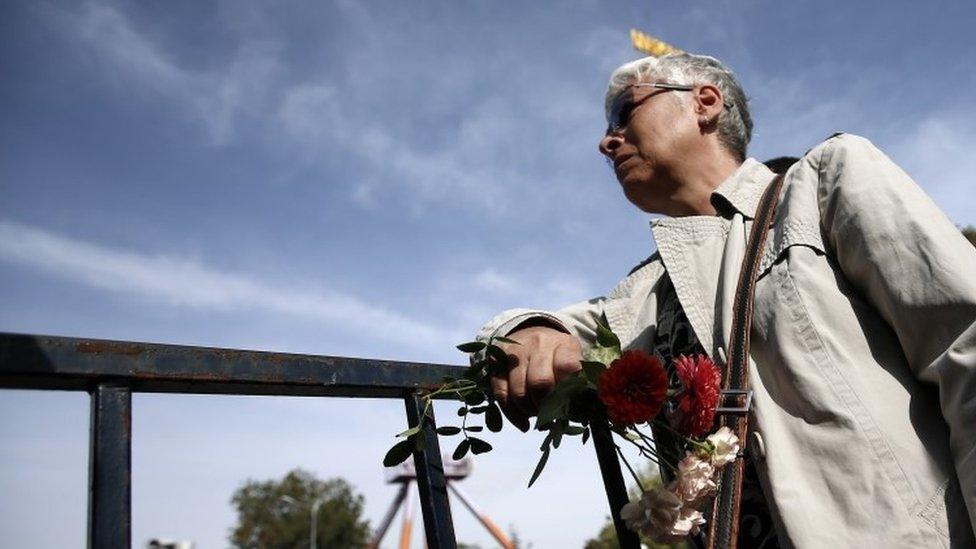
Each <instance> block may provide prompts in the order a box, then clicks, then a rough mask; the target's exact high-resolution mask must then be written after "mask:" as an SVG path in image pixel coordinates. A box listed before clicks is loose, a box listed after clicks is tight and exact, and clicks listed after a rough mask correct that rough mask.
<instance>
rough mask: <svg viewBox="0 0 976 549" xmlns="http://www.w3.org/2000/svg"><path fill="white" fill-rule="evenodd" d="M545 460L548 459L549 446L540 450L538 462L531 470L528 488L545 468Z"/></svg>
mask: <svg viewBox="0 0 976 549" xmlns="http://www.w3.org/2000/svg"><path fill="white" fill-rule="evenodd" d="M547 461H549V448H546V449H545V450H543V451H542V457H540V458H539V463H537V464H536V466H535V471H532V478H530V479H529V488H531V487H532V484H534V483H535V481H536V479H537V478H539V475H541V474H542V469H543V468H545V466H546V462H547Z"/></svg>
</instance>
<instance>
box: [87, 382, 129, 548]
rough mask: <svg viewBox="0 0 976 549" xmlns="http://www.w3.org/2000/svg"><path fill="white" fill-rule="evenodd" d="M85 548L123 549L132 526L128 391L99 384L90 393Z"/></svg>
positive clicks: (120, 387) (126, 545)
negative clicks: (107, 548)
mask: <svg viewBox="0 0 976 549" xmlns="http://www.w3.org/2000/svg"><path fill="white" fill-rule="evenodd" d="M90 429H91V434H90V440H89V455H88V548H89V549H102V548H103V547H111V548H113V549H114V548H127V547H129V546H130V543H131V534H132V532H131V525H132V483H131V479H132V392H131V391H130V390H129V388H128V387H123V386H119V385H112V384H107V383H102V384H99V385H98V386H97V387H95V389H94V390H92V392H91V426H90Z"/></svg>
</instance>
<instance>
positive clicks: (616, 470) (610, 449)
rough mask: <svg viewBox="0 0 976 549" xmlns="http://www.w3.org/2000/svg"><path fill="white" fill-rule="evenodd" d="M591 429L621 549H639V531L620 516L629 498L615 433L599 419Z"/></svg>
mask: <svg viewBox="0 0 976 549" xmlns="http://www.w3.org/2000/svg"><path fill="white" fill-rule="evenodd" d="M590 429H592V430H593V448H594V449H596V459H597V461H598V462H599V463H600V474H602V475H603V486H604V488H606V491H607V501H608V502H609V503H610V516H611V517H613V526H614V528H615V529H616V530H617V541H618V543H619V544H620V549H639V548H640V546H641V545H640V539H639V538H638V537H637V533H636V532H634V531H633V530H631V529H629V528H627V525H626V524H624V521H623V519H621V518H620V509H622V508H623V506H624V505H625V504H626V503H627V501H628V499H629V498H628V496H627V486H626V485H625V484H624V477H623V475H622V474H621V472H620V461H618V460H617V450H616V446H615V445H614V442H613V434H612V433H611V432H610V429H609V428H608V427H607V425H606V424H601V423H600V422H598V421H595V422H593V423H591V424H590Z"/></svg>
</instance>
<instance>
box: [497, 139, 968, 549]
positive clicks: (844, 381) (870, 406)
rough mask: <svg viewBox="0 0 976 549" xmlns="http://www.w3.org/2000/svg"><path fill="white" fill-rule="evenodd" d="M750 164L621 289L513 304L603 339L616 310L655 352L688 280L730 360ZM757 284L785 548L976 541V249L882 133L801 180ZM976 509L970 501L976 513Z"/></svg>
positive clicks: (789, 180)
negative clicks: (709, 211)
mask: <svg viewBox="0 0 976 549" xmlns="http://www.w3.org/2000/svg"><path fill="white" fill-rule="evenodd" d="M772 178H773V174H772V172H770V171H769V170H768V169H767V168H766V167H765V166H763V165H762V164H761V163H759V162H757V161H755V160H752V159H749V160H747V161H746V162H745V163H744V164H742V166H741V167H740V168H739V169H738V170H737V171H736V172H735V173H734V174H733V175H732V176H731V177H730V178H729V179H728V180H726V181H725V182H723V183H722V185H721V186H719V187H718V189H716V191H715V192H714V193H713V196H712V200H713V203H714V204H715V205H716V208H717V209H718V210H719V211H720V212H722V214H723V215H722V216H715V217H703V216H693V217H683V218H669V219H662V220H658V221H655V222H653V223H652V229H653V233H654V239H655V240H656V241H657V247H658V252H657V253H656V254H655V255H654V256H652V257H651V258H650V260H649V261H648V262H647V263H646V264H644V265H643V266H642V267H640V268H639V269H638V270H636V271H635V272H633V273H631V274H630V275H629V276H628V277H627V278H625V279H624V280H623V281H621V282H620V283H619V284H618V285H617V287H615V288H614V289H613V290H612V291H611V292H610V293H609V294H608V295H607V296H606V297H601V298H597V299H593V300H590V301H587V302H584V303H580V304H576V305H572V306H570V307H567V308H565V309H563V310H561V311H558V312H554V313H548V312H544V311H531V310H524V309H523V310H513V311H506V312H504V313H502V314H501V315H499V316H498V317H496V318H495V319H493V320H492V321H491V322H489V323H488V324H487V325H485V326H484V327H483V328H482V331H481V333H480V334H479V336H480V337H482V338H484V337H487V336H489V335H491V334H499V335H502V334H505V333H507V332H508V331H510V330H511V329H513V328H514V327H516V326H517V325H518V324H519V323H521V322H523V321H524V320H526V319H527V318H529V317H532V316H537V315H543V316H547V317H549V318H550V319H552V320H553V321H555V322H558V323H560V324H561V325H562V326H564V327H565V328H566V329H567V330H568V331H570V332H571V333H573V334H576V335H577V336H578V337H579V338H580V339H581V340H582V342H583V344H584V345H586V344H587V343H589V342H591V341H593V338H594V320H595V319H596V318H598V317H599V315H601V314H605V315H606V317H607V319H608V320H609V322H610V325H611V327H612V328H613V330H614V331H615V332H616V333H617V334H618V335H619V336H620V338H621V341H622V342H623V343H624V345H625V346H626V347H628V348H649V344H650V342H651V340H652V338H653V335H654V330H655V323H656V318H657V313H656V305H657V301H658V294H657V292H658V289H659V286H660V285H659V281H660V280H661V276H662V274H664V272H665V270H667V272H668V273H669V274H670V277H671V279H672V281H673V284H674V288H675V290H676V292H677V295H678V299H679V300H680V302H681V305H682V306H683V307H684V310H685V312H686V313H687V316H688V319H689V321H690V323H691V324H692V326H693V327H694V330H695V332H696V334H697V336H698V339H699V340H700V341H701V343H702V346H703V347H704V348H705V349H706V350H708V351H709V353H710V354H712V356H713V357H717V356H718V349H719V347H725V345H726V342H725V339H726V338H727V337H728V334H729V330H730V324H731V309H732V307H731V305H732V295H733V292H734V289H735V284H736V280H737V277H738V272H739V266H740V264H741V261H742V257H743V254H744V250H745V244H746V237H747V235H748V232H749V230H750V228H751V225H752V221H751V219H752V216H753V214H754V212H755V209H756V205H757V202H758V200H759V197H760V195H761V193H762V191H763V189H764V188H765V187H766V185H767V184H768V183H769V182H770V181H771V180H772ZM759 276H760V278H759V281H758V283H757V285H756V297H755V317H754V321H753V336H752V337H753V344H752V360H753V362H752V364H751V366H750V371H749V374H750V379H751V382H752V386H753V389H754V391H755V396H754V409H753V413H754V415H753V422H752V426H753V428H754V433H755V435H754V436H752V437H751V440H750V441H749V442H748V444H747V446H748V448H749V451H750V452H752V453H753V455H754V456H756V459H757V462H758V464H759V469H760V478H761V480H762V483H763V490H764V492H765V493H766V496H767V499H768V500H769V502H770V504H771V508H772V509H773V514H774V519H775V520H776V521H777V529H778V531H779V534H780V542H781V543H782V544H783V545H784V546H797V547H831V548H833V547H860V548H865V549H866V548H874V547H913V548H917V547H960V548H962V547H966V548H971V547H976V542H974V525H976V450H974V448H976V251H974V249H973V246H972V245H970V244H969V242H967V241H966V239H965V238H964V237H963V236H962V235H961V234H960V232H959V230H958V229H957V228H956V227H955V226H953V224H952V223H951V222H950V221H949V220H948V219H947V218H946V216H945V215H944V214H943V213H942V212H941V211H940V210H939V209H938V208H937V207H936V206H935V204H933V202H932V201H931V199H929V197H928V196H926V195H925V193H923V192H922V191H921V189H919V188H918V186H916V185H915V183H914V182H913V181H912V180H911V179H910V178H909V177H908V175H906V174H905V173H904V172H903V171H902V170H901V169H899V168H898V167H897V166H896V165H895V164H894V163H892V162H891V160H889V159H888V158H887V157H886V156H885V155H884V154H883V153H881V151H879V150H878V149H877V148H875V147H874V146H873V145H872V144H871V143H870V142H869V141H867V140H866V139H863V138H861V137H857V136H853V135H843V134H839V135H835V136H833V137H832V138H830V139H828V140H827V141H826V142H824V143H822V144H821V145H819V146H818V147H816V148H815V149H813V150H811V151H810V152H809V153H807V154H806V155H805V156H804V157H803V158H802V159H801V160H800V161H799V162H798V163H797V164H796V165H794V166H793V167H792V168H791V169H790V171H789V173H788V174H787V177H786V180H785V185H784V188H783V191H782V195H781V203H780V207H779V211H778V213H777V216H776V221H775V223H774V226H773V227H772V229H771V232H770V234H769V239H768V243H767V249H766V253H765V256H764V258H763V261H762V264H761V268H760V275H759ZM967 508H968V511H967Z"/></svg>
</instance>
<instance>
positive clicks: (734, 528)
mask: <svg viewBox="0 0 976 549" xmlns="http://www.w3.org/2000/svg"><path fill="white" fill-rule="evenodd" d="M782 188H783V176H782V175H777V176H776V177H775V178H774V179H773V181H772V182H771V183H770V184H769V185H768V186H767V187H766V190H765V192H763V195H762V198H761V199H760V202H759V206H758V207H757V208H756V215H755V218H754V220H753V223H752V230H751V231H750V233H749V243H748V247H747V248H746V255H745V258H744V259H743V260H742V269H741V270H740V271H739V282H738V285H737V286H736V290H735V301H734V302H733V308H732V334H731V337H730V338H729V348H728V349H727V352H728V356H727V359H728V362H727V363H726V365H725V368H724V369H725V372H724V376H723V377H724V384H723V388H724V390H723V391H722V395H723V401H724V400H725V399H726V398H728V397H734V398H735V400H736V401H737V402H736V405H734V406H726V405H725V402H721V403H720V407H719V409H718V412H719V414H720V415H721V425H723V426H725V427H728V428H729V429H731V430H732V431H733V432H734V433H735V434H736V436H738V437H739V441H740V444H741V445H742V446H743V448H744V447H745V444H746V437H747V436H748V434H749V408H750V406H751V404H752V391H751V390H750V389H749V340H750V334H751V332H752V301H753V294H754V293H755V289H756V276H758V274H759V264H760V262H761V261H762V256H763V250H764V249H765V245H766V236H767V235H768V233H769V227H770V226H771V225H772V222H773V219H774V218H775V215H776V207H777V205H778V204H779V195H780V190H781V189H782ZM743 476H745V461H744V458H743V457H742V456H740V457H739V458H737V459H736V460H735V462H734V463H731V464H729V465H727V466H726V467H725V468H723V469H722V478H721V482H720V484H719V488H718V495H717V496H716V497H715V502H714V504H713V507H712V514H711V516H712V520H711V524H710V525H709V530H708V547H709V549H735V547H736V538H737V537H738V533H739V507H740V504H741V499H742V478H743Z"/></svg>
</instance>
